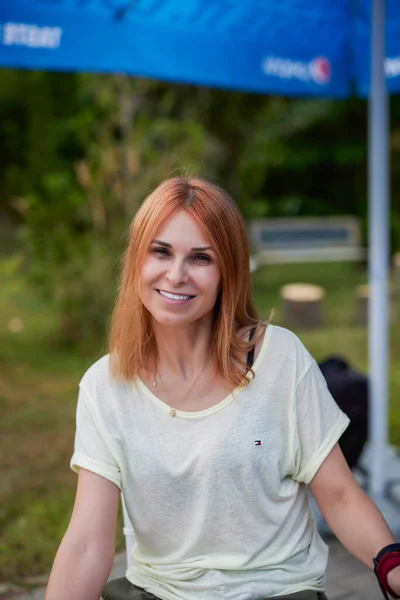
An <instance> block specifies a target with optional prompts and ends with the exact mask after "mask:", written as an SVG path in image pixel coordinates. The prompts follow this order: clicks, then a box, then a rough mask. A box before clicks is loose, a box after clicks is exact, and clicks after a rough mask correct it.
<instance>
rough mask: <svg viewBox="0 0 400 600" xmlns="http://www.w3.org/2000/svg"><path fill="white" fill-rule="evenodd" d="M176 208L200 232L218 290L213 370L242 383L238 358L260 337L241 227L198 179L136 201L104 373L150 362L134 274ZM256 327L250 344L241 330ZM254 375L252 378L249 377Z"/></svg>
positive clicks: (227, 201) (218, 191)
mask: <svg viewBox="0 0 400 600" xmlns="http://www.w3.org/2000/svg"><path fill="white" fill-rule="evenodd" d="M180 210H184V211H186V212H187V214H188V215H190V216H191V217H192V218H193V219H195V220H196V222H197V223H198V224H199V225H200V227H202V228H203V230H204V231H205V232H206V234H207V235H208V238H209V239H210V242H211V244H212V246H213V249H214V251H215V255H216V260H217V263H218V265H219V267H220V270H221V288H220V291H219V294H218V296H217V300H216V303H215V306H214V316H213V332H212V344H213V345H212V348H211V351H212V352H213V354H214V358H215V360H216V362H217V367H218V369H219V372H220V373H222V375H223V376H224V378H225V379H226V380H227V381H229V382H230V383H231V384H234V385H235V386H237V385H247V383H248V382H249V380H250V379H249V377H248V376H246V358H245V357H246V354H247V352H248V350H249V349H250V347H251V346H253V345H254V341H256V340H257V339H258V337H259V336H260V335H261V330H262V329H263V327H262V326H263V325H264V323H262V322H261V321H260V320H259V319H258V318H257V313H256V310H255V307H254V303H253V298H252V291H251V280H250V253H249V245H248V240H247V231H246V226H245V223H244V220H243V217H242V215H241V214H240V212H239V210H238V208H237V207H236V204H235V203H234V201H233V200H232V198H231V197H230V196H229V194H227V192H225V191H224V190H223V189H222V188H220V187H218V186H217V185H215V184H214V183H211V182H210V181H207V180H205V179H201V178H199V177H193V178H184V177H174V178H171V179H166V180H165V181H163V182H162V183H161V184H160V185H159V186H158V187H157V188H156V189H155V190H154V191H153V192H152V193H151V194H150V195H149V196H148V197H147V198H146V200H145V201H144V202H143V204H142V206H141V207H140V209H139V211H138V212H137V214H136V216H135V218H134V219H133V221H132V224H131V227H130V231H129V241H128V246H127V249H126V251H125V253H124V255H123V263H122V266H123V268H122V277H121V285H120V289H119V295H118V298H117V301H116V304H115V308H114V312H113V315H112V320H111V331H110V336H109V351H110V358H111V374H112V376H113V377H115V378H117V379H123V380H132V379H134V378H135V377H136V376H137V375H138V374H139V372H140V371H141V370H142V369H145V368H146V367H148V366H149V364H150V362H151V361H156V360H157V346H156V342H155V338H154V335H153V331H152V323H151V314H150V313H149V311H148V310H147V309H146V307H145V306H144V305H143V303H142V302H141V299H140V294H139V290H140V271H141V265H142V263H143V260H144V257H145V255H146V254H147V252H148V249H149V247H150V242H151V240H152V239H154V238H155V237H156V233H157V231H158V230H159V229H160V228H161V227H162V226H163V224H164V223H165V222H166V221H167V220H168V219H169V218H170V217H171V216H172V215H174V214H175V213H176V212H177V211H180ZM251 327H256V328H257V330H256V335H255V337H254V341H253V342H252V343H251V344H250V343H249V341H248V339H243V337H244V336H243V330H244V328H251ZM253 375H254V373H253Z"/></svg>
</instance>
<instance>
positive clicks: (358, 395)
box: [319, 356, 368, 469]
mask: <svg viewBox="0 0 400 600" xmlns="http://www.w3.org/2000/svg"><path fill="white" fill-rule="evenodd" d="M319 368H320V369H321V371H322V374H323V376H324V377H325V379H326V383H327V385H328V389H329V391H330V393H331V394H332V396H333V398H334V399H335V400H336V402H337V404H338V405H339V407H340V408H341V409H342V411H343V412H344V413H345V414H346V415H347V416H348V417H349V418H350V420H351V423H350V425H349V427H348V428H347V429H346V431H345V432H344V434H343V435H342V437H341V438H340V441H339V445H340V447H341V449H342V452H343V454H344V456H345V458H346V461H347V463H348V465H349V467H350V468H351V469H352V468H353V467H355V466H356V464H357V461H358V459H359V458H360V455H361V452H362V450H363V448H364V444H365V442H366V440H367V435H368V379H367V378H366V377H365V375H363V374H362V373H359V372H358V371H355V370H354V369H353V368H352V367H351V366H350V364H349V363H348V362H347V361H346V360H345V359H344V358H342V357H340V356H332V357H329V358H327V359H326V360H324V361H323V362H321V363H319Z"/></svg>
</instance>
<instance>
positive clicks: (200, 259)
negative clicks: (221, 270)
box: [193, 254, 211, 263]
mask: <svg viewBox="0 0 400 600" xmlns="http://www.w3.org/2000/svg"><path fill="white" fill-rule="evenodd" d="M193 258H194V260H195V261H196V262H204V263H208V262H210V261H211V258H210V257H209V256H208V255H207V254H196V256H194V257H193Z"/></svg>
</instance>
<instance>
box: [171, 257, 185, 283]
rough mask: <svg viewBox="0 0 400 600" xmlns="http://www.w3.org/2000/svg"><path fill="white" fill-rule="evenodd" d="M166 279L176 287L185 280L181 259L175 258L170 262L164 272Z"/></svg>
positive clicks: (183, 264)
mask: <svg viewBox="0 0 400 600" xmlns="http://www.w3.org/2000/svg"><path fill="white" fill-rule="evenodd" d="M166 277H167V279H168V281H169V282H170V283H171V285H172V286H174V287H178V286H179V285H181V284H183V283H185V282H186V279H187V272H186V266H185V263H184V261H183V260H179V259H175V260H173V261H172V262H171V263H170V268H169V270H168V272H167V274H166Z"/></svg>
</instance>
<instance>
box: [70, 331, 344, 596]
mask: <svg viewBox="0 0 400 600" xmlns="http://www.w3.org/2000/svg"><path fill="white" fill-rule="evenodd" d="M253 369H254V371H255V375H256V376H255V378H254V379H253V380H252V381H251V383H250V384H249V386H248V387H246V388H238V389H237V390H235V391H234V392H233V393H232V394H230V395H229V396H228V397H227V398H225V399H224V400H223V401H222V402H220V403H219V404H217V405H216V406H213V407H211V408H208V409H206V410H202V411H199V412H184V411H180V410H177V411H176V416H175V417H171V415H170V411H169V407H168V406H167V405H166V404H165V403H164V402H162V401H161V400H159V399H158V398H157V397H156V396H155V395H154V394H153V393H152V392H151V391H150V390H149V389H148V388H147V387H146V386H145V385H144V384H143V382H142V381H141V380H139V379H138V380H137V381H136V382H132V383H121V382H116V381H115V380H113V379H111V378H110V375H109V357H108V356H105V357H103V358H101V359H100V360H99V361H97V362H96V363H95V364H94V365H93V366H92V367H91V368H90V369H89V370H88V371H87V372H86V373H85V375H84V377H83V378H82V381H81V383H80V394H79V400H78V409H77V431H76V439H75V453H74V455H73V457H72V459H71V467H72V469H73V470H74V471H78V470H79V467H83V468H85V469H88V470H90V471H93V472H95V473H97V474H99V475H101V476H103V477H105V478H107V479H109V480H110V481H112V482H113V483H115V484H116V485H117V486H118V487H119V488H121V489H123V493H124V498H125V502H126V507H127V511H128V514H129V518H130V520H131V523H132V525H133V528H134V531H135V537H136V543H135V545H134V548H133V551H132V561H133V564H132V567H131V568H130V569H128V570H127V572H126V577H127V578H128V580H129V581H130V582H132V583H134V584H135V585H137V586H139V587H142V588H144V589H146V590H147V591H149V592H151V593H152V594H154V595H155V596H157V597H159V598H161V599H163V600H210V598H212V599H213V600H256V599H257V600H258V599H259V598H265V597H269V596H275V595H285V594H291V593H294V592H297V591H301V590H304V589H312V590H315V591H322V590H323V589H324V574H325V569H326V564H327V557H328V549H327V546H326V545H325V543H324V542H323V541H322V539H321V538H320V536H319V535H318V533H317V531H316V527H315V520H314V517H313V514H312V512H311V509H310V506H309V499H308V491H307V486H306V484H308V483H309V482H310V481H311V480H312V478H313V477H314V475H315V473H316V471H317V470H318V468H319V467H320V465H321V463H322V462H323V460H324V459H325V458H326V457H327V455H328V454H329V452H330V451H331V450H332V448H333V446H334V445H335V444H336V442H337V441H338V440H339V438H340V436H341V435H342V433H343V431H344V430H345V429H346V427H347V425H348V423H349V419H348V418H347V416H346V415H345V414H344V413H343V412H342V411H341V410H340V409H339V407H338V406H337V404H336V403H335V401H334V400H333V398H332V396H331V395H330V394H329V392H328V389H327V387H326V383H325V380H324V378H323V376H322V374H321V372H320V370H319V368H318V366H317V364H316V362H315V361H314V360H313V358H312V357H311V356H310V354H309V353H308V352H307V350H306V349H305V348H304V346H303V345H302V343H301V342H300V341H299V339H298V338H297V337H296V336H295V335H294V334H293V333H291V332H290V331H288V330H286V329H283V328H281V327H276V326H272V325H269V326H268V328H267V331H266V334H265V337H264V340H263V343H262V346H261V348H260V352H259V354H258V356H257V359H256V361H255V363H254V366H253Z"/></svg>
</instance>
